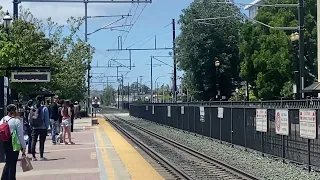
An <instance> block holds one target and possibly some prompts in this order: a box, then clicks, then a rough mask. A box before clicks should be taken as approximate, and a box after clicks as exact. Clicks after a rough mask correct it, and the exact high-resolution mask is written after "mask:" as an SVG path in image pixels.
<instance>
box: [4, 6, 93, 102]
mask: <svg viewBox="0 0 320 180" xmlns="http://www.w3.org/2000/svg"><path fill="white" fill-rule="evenodd" d="M0 14H2V15H3V14H4V13H3V12H2V11H1V13H0ZM82 22H83V19H82V18H74V17H71V18H69V20H68V22H67V25H66V26H60V25H58V24H57V23H55V22H53V21H52V20H51V19H50V18H49V19H47V20H46V21H44V22H43V21H40V20H38V19H37V18H35V17H34V16H33V15H32V14H31V13H30V11H29V10H28V9H23V8H20V18H19V19H18V20H15V21H14V22H13V26H12V28H11V29H10V32H9V36H7V34H6V33H5V31H4V29H3V26H1V27H0V32H1V33H0V61H1V63H0V67H9V66H50V67H52V68H54V69H55V71H53V72H52V74H51V82H50V83H11V84H10V85H11V88H12V89H14V90H15V91H17V92H19V93H20V94H22V95H27V94H30V92H34V91H35V90H37V89H40V88H47V89H50V90H51V91H53V92H54V93H56V94H57V95H59V96H60V97H61V98H68V99H71V100H77V101H80V100H83V99H84V98H85V92H86V68H87V66H88V62H90V61H91V60H92V54H93V53H94V49H93V48H92V47H91V46H90V45H89V44H86V43H85V42H84V41H83V40H82V39H81V38H80V37H79V36H78V35H77V33H78V32H79V28H80V26H81V25H82ZM64 29H69V31H68V32H67V31H64ZM1 75H4V72H2V74H1Z"/></svg>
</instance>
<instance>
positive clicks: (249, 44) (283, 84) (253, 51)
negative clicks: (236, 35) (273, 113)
mask: <svg viewBox="0 0 320 180" xmlns="http://www.w3.org/2000/svg"><path fill="white" fill-rule="evenodd" d="M304 2H305V10H304V11H305V30H306V32H305V58H306V59H307V61H306V67H307V69H308V72H307V73H306V86H307V85H309V84H310V83H312V82H313V81H314V75H315V74H316V53H315V52H316V37H317V35H316V32H317V31H316V21H315V18H314V17H316V6H315V4H316V0H305V1H304ZM267 3H268V4H279V3H280V4H286V3H293V1H291V0H269V1H267ZM255 19H256V20H257V21H260V22H262V23H265V24H268V25H270V26H273V27H292V26H298V21H297V20H298V17H297V9H296V8H274V7H261V8H259V11H258V15H257V16H256V18H255ZM291 33H292V32H290V31H279V30H273V29H271V28H268V27H266V26H263V25H261V24H259V23H251V22H249V21H246V22H245V23H244V24H243V26H242V29H241V41H240V42H241V44H240V57H241V59H242V63H241V73H240V75H241V77H242V78H244V79H245V80H247V81H248V82H249V84H250V85H251V86H252V87H253V93H254V95H255V96H256V97H258V98H263V99H265V100H268V99H279V98H281V97H285V98H292V97H293V96H292V95H293V94H292V89H293V86H292V85H293V78H294V77H293V75H294V74H293V70H294V69H293V67H294V65H295V63H294V60H293V59H294V58H297V57H293V47H292V43H291V41H290V35H291Z"/></svg>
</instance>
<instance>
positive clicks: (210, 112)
mask: <svg viewBox="0 0 320 180" xmlns="http://www.w3.org/2000/svg"><path fill="white" fill-rule="evenodd" d="M211 109H212V108H211V107H209V121H210V122H209V123H210V129H209V131H210V136H209V137H210V138H212V122H211V121H212V119H211Z"/></svg>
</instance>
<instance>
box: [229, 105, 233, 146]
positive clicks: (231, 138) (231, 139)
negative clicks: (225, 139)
mask: <svg viewBox="0 0 320 180" xmlns="http://www.w3.org/2000/svg"><path fill="white" fill-rule="evenodd" d="M232 109H233V107H232V101H231V118H230V119H231V123H230V125H231V137H230V141H231V147H233V112H232Z"/></svg>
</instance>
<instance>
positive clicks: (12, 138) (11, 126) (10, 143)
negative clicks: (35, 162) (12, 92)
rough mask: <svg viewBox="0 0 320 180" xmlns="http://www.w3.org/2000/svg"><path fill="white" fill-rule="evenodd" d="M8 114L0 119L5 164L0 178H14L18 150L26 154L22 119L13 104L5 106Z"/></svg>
mask: <svg viewBox="0 0 320 180" xmlns="http://www.w3.org/2000/svg"><path fill="white" fill-rule="evenodd" d="M7 113H8V115H7V116H5V117H3V118H2V119H1V121H0V141H2V142H3V148H4V152H5V155H6V164H5V166H4V168H3V171H2V176H1V180H16V167H17V161H18V157H19V151H21V152H22V156H23V157H25V156H26V143H25V141H24V138H23V121H22V120H20V117H19V115H18V112H17V107H16V106H15V105H14V104H9V105H8V106H7Z"/></svg>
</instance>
